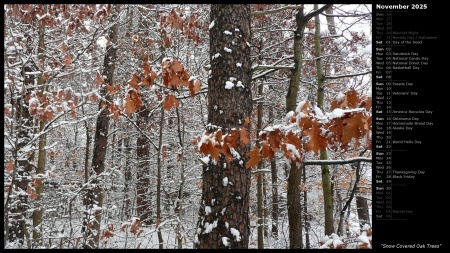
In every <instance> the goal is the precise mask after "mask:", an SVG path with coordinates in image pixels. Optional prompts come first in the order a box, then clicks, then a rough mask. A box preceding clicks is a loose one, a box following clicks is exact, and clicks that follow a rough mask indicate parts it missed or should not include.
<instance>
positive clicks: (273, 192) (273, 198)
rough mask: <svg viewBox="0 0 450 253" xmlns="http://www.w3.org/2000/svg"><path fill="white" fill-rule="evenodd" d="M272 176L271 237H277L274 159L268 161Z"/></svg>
mask: <svg viewBox="0 0 450 253" xmlns="http://www.w3.org/2000/svg"><path fill="white" fill-rule="evenodd" d="M272 118H273V108H272V107H269V119H272ZM270 171H271V174H272V235H273V237H275V238H277V237H278V170H277V161H276V159H275V158H273V159H272V161H270Z"/></svg>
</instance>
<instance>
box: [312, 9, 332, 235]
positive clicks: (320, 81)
mask: <svg viewBox="0 0 450 253" xmlns="http://www.w3.org/2000/svg"><path fill="white" fill-rule="evenodd" d="M317 9H318V5H317V4H314V10H317ZM314 19H315V20H314V21H315V22H314V23H315V32H314V49H315V57H316V72H317V107H319V108H320V109H322V110H323V103H324V95H325V91H324V87H325V84H324V75H323V68H322V60H321V56H322V52H321V50H322V49H321V46H320V19H319V16H315V18H314ZM320 160H328V155H327V151H326V150H320ZM321 169H322V191H323V209H324V212H325V234H326V235H331V234H332V233H334V226H333V195H332V191H331V180H330V169H329V168H328V165H321Z"/></svg>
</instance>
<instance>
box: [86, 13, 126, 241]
mask: <svg viewBox="0 0 450 253" xmlns="http://www.w3.org/2000/svg"><path fill="white" fill-rule="evenodd" d="M114 9H115V10H114V12H113V13H112V16H111V20H115V19H116V18H117V16H118V14H119V12H120V5H115V8H114ZM118 30H119V23H116V24H114V25H113V26H112V27H111V28H110V30H109V38H110V39H111V45H109V46H107V47H106V54H105V58H104V62H103V73H102V76H104V77H106V78H105V80H104V84H109V85H111V86H114V84H113V81H114V69H115V61H116V55H117V37H118ZM104 84H102V87H101V89H100V95H101V97H102V98H104V100H101V101H100V102H99V106H98V109H99V110H100V111H101V112H100V115H99V116H98V118H97V124H96V129H95V136H94V153H93V157H92V163H91V166H92V170H91V177H97V176H98V175H100V174H101V173H103V172H104V170H105V158H106V147H107V145H108V130H109V114H110V112H109V110H108V108H107V107H104V105H103V103H104V102H106V106H107V105H108V104H109V103H110V102H111V99H112V97H111V95H110V93H109V92H108V91H107V90H106V86H105V85H104ZM91 185H92V188H91V189H90V190H89V191H88V196H87V202H86V203H87V204H88V206H87V209H88V210H91V212H92V214H86V216H87V217H86V220H85V221H84V222H83V225H84V232H85V236H86V240H87V242H86V244H85V247H86V248H90V249H92V248H96V247H98V243H99V238H100V224H101V220H102V211H101V209H100V208H102V206H103V190H102V186H101V180H99V179H98V178H95V179H92V182H91ZM90 215H94V216H95V220H93V221H89V218H90Z"/></svg>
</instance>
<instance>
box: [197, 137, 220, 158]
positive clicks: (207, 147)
mask: <svg viewBox="0 0 450 253" xmlns="http://www.w3.org/2000/svg"><path fill="white" fill-rule="evenodd" d="M200 153H202V154H204V155H211V158H212V159H214V160H215V161H216V162H217V161H219V156H220V149H219V148H217V147H215V146H214V145H213V144H212V142H211V141H207V142H204V143H202V146H201V147H200Z"/></svg>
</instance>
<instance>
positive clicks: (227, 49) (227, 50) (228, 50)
mask: <svg viewBox="0 0 450 253" xmlns="http://www.w3.org/2000/svg"><path fill="white" fill-rule="evenodd" d="M223 50H225V52H227V53H231V51H232V50H231V49H229V48H228V47H224V48H223Z"/></svg>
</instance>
